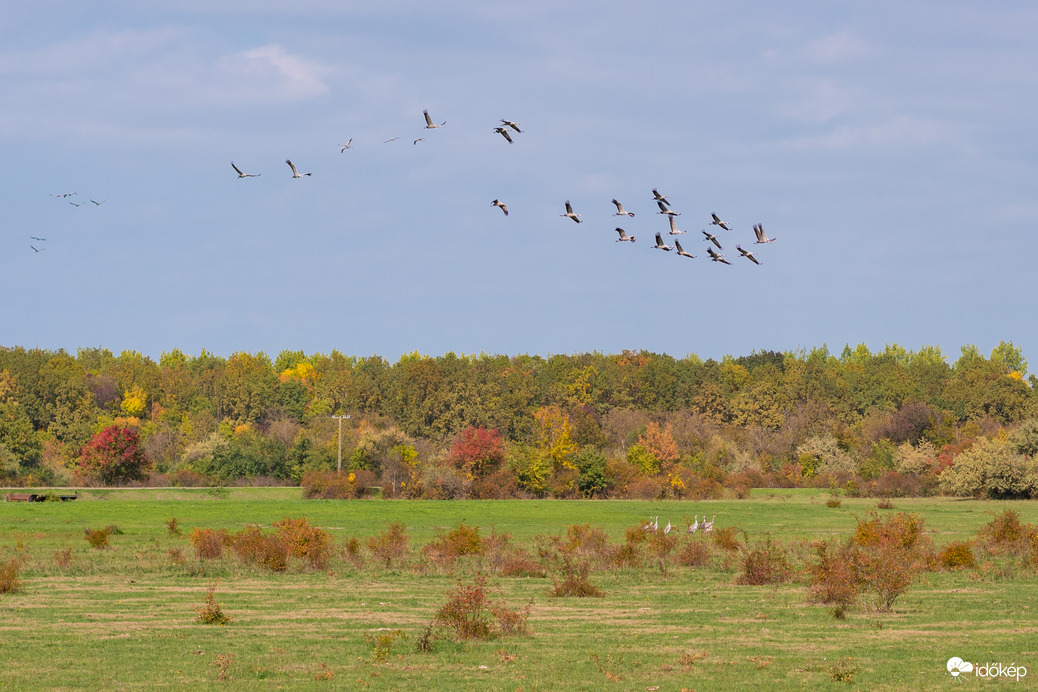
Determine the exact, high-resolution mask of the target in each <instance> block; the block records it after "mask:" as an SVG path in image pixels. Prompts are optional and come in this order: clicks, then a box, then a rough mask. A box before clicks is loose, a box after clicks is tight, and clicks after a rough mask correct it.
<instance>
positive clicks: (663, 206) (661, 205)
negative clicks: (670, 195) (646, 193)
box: [656, 200, 681, 216]
mask: <svg viewBox="0 0 1038 692" xmlns="http://www.w3.org/2000/svg"><path fill="white" fill-rule="evenodd" d="M656 204H657V205H659V208H660V210H659V211H658V212H656V213H657V214H666V215H667V216H681V214H679V213H678V212H676V211H674V210H673V209H670V208H669V207H667V205H666V204H664V203H663V202H661V201H659V200H656Z"/></svg>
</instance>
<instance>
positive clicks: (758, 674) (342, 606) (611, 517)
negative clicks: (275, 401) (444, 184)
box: [0, 488, 1038, 691]
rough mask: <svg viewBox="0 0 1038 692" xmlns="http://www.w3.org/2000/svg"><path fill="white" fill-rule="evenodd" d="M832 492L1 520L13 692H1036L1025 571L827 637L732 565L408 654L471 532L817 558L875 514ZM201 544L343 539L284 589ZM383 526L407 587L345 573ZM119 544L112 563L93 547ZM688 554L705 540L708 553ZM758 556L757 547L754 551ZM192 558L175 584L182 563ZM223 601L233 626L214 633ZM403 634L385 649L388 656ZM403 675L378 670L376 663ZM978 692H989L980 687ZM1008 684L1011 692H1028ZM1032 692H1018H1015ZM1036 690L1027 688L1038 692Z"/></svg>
mask: <svg viewBox="0 0 1038 692" xmlns="http://www.w3.org/2000/svg"><path fill="white" fill-rule="evenodd" d="M828 499H829V495H828V493H819V492H818V491H803V490H777V491H756V492H755V495H754V497H753V499H750V500H730V501H704V502H695V503H687V502H639V501H602V502H596V501H586V502H579V501H457V502H423V501H379V500H364V501H352V502H345V501H327V500H325V501H308V500H303V499H301V497H300V494H299V489H298V488H248V489H227V490H213V489H131V490H104V491H101V490H85V491H81V495H80V499H79V500H76V501H75V502H67V503H57V502H47V503H35V504H23V503H2V504H0V562H3V561H4V560H8V559H10V558H17V559H18V560H20V561H21V564H22V567H21V571H20V580H21V584H20V588H19V589H18V590H17V591H14V592H11V593H7V594H0V660H2V661H3V665H2V666H0V690H3V689H14V690H21V689H34V688H35V689H156V688H159V689H161V688H171V689H228V690H236V689H261V690H266V689H325V690H330V689H343V688H351V689H352V688H371V689H416V690H417V689H450V690H517V689H523V690H553V689H575V690H581V689H587V690H600V689H616V690H644V689H653V688H657V687H658V689H659V690H682V689H695V690H700V691H702V690H715V689H733V688H736V687H743V686H748V685H753V686H755V687H756V688H758V689H761V690H769V689H869V690H876V689H879V690H884V689H890V690H895V689H898V690H899V689H937V688H943V687H945V686H946V685H948V684H950V683H952V682H953V680H952V678H951V676H950V675H949V674H948V673H947V671H946V670H945V663H946V662H947V660H948V659H949V658H951V657H952V656H958V657H961V658H963V659H966V660H968V661H973V662H982V663H986V662H991V663H1002V664H1003V665H1005V666H1008V665H1010V664H1016V665H1018V666H1027V667H1028V670H1029V672H1030V675H1029V676H1028V678H1029V679H1030V680H1034V679H1038V626H1036V625H1035V624H1034V620H1035V618H1034V613H1033V611H1034V609H1035V608H1036V607H1038V604H1036V603H1035V602H1034V599H1033V597H1032V594H1033V593H1035V588H1036V586H1038V574H1036V572H1035V571H1034V570H1033V569H1031V570H1027V569H1023V568H1017V569H1011V570H1008V571H1007V570H991V569H974V570H964V571H954V572H947V571H945V572H930V573H927V574H925V575H924V578H923V580H922V581H920V582H919V583H917V584H915V585H914V586H913V587H912V588H911V589H910V590H909V591H908V593H907V594H905V595H904V596H902V597H901V598H900V599H899V600H897V601H896V603H895V604H894V608H893V611H892V612H888V613H877V612H872V611H868V610H863V609H855V610H852V611H851V612H849V613H848V616H847V618H846V619H843V620H838V619H835V618H834V617H833V616H832V615H831V614H830V612H829V609H827V608H826V607H824V606H820V605H815V604H811V603H809V602H808V598H807V587H806V582H805V580H804V579H802V578H801V579H798V580H796V581H794V582H792V583H789V584H782V585H779V586H764V587H757V586H739V585H736V584H735V577H736V572H737V570H738V568H739V564H738V561H737V560H726V561H725V560H721V559H720V558H716V559H714V560H713V561H712V562H711V564H710V565H708V566H706V567H702V568H696V569H693V568H687V567H681V566H678V565H676V564H674V565H670V566H669V567H668V568H667V569H666V571H665V572H664V571H661V570H660V569H659V567H658V566H647V567H642V568H624V569H618V570H610V571H599V572H594V573H592V575H591V580H592V582H593V583H594V584H595V585H596V586H598V587H599V588H601V589H602V590H604V591H605V596H604V597H602V598H555V597H552V596H551V595H550V594H549V592H550V588H551V586H552V581H551V579H547V578H538V577H525V578H518V577H516V578H501V577H494V576H491V579H490V583H491V585H492V587H493V592H494V594H495V595H496V597H497V598H499V599H502V600H503V601H505V602H506V603H508V604H509V605H511V606H513V607H515V608H528V609H529V626H530V629H531V630H532V634H530V635H529V636H508V637H500V638H497V639H492V640H488V641H465V642H458V641H453V640H451V639H449V638H446V637H444V638H440V639H438V640H437V641H436V642H435V645H434V647H433V650H432V651H431V652H419V651H417V648H416V641H417V640H418V638H419V637H420V636H421V635H422V633H423V632H424V631H425V630H426V628H427V626H428V625H429V623H430V622H431V620H432V618H433V616H434V614H435V612H436V611H437V609H438V608H439V607H440V606H441V605H442V604H443V602H444V600H445V594H446V593H447V592H448V590H450V589H452V588H453V587H455V586H456V585H457V583H458V581H459V580H465V581H466V582H468V581H471V579H472V577H473V575H474V574H475V572H476V570H477V569H479V567H480V565H479V559H478V558H477V557H468V558H464V560H463V561H461V562H460V563H459V565H458V567H457V569H455V570H454V571H452V572H448V571H445V570H438V569H431V568H430V566H429V564H428V563H427V561H425V560H423V558H422V554H421V551H420V548H421V546H423V545H424V544H426V543H428V542H429V541H431V540H433V539H435V538H436V537H437V535H438V534H439V533H442V532H443V531H445V530H447V529H450V528H452V527H456V526H457V525H458V524H459V523H460V522H462V521H464V522H466V524H467V525H469V526H478V527H480V530H481V533H482V534H483V535H484V536H485V535H487V534H489V533H490V532H491V531H492V530H493V531H496V532H498V533H502V532H507V533H509V534H511V536H512V539H513V542H515V543H520V544H525V545H529V546H531V548H532V547H533V546H535V545H538V544H543V543H544V538H543V537H545V536H551V535H559V534H561V533H563V532H565V530H566V527H567V526H568V525H571V524H591V525H593V526H597V527H601V528H602V529H603V530H604V531H605V532H606V533H607V534H608V535H609V537H610V538H611V539H612V540H613V541H616V542H617V543H619V542H621V541H622V540H623V537H624V533H625V531H626V530H627V529H628V528H630V527H632V526H637V525H638V524H639V523H640V522H642V521H644V520H645V519H646V518H647V517H649V516H650V515H659V516H660V523H661V525H662V524H665V523H666V522H667V521H668V520H670V521H671V522H672V523H674V524H675V525H678V526H679V527H682V528H683V519H684V518H685V517H686V516H687V517H689V518H691V515H695V514H698V515H699V516H700V517H702V516H703V515H704V513H705V514H706V515H711V516H712V515H716V516H717V527H718V528H720V527H723V526H737V527H739V528H740V529H741V530H743V531H745V535H746V536H748V540H749V542H750V543H753V542H754V541H756V540H761V539H764V538H765V537H767V536H770V537H771V538H773V539H775V540H776V541H779V542H781V543H783V544H788V545H790V546H793V548H792V549H791V554H793V555H798V556H800V557H803V558H806V557H807V555H808V554H809V551H808V550H807V548H806V547H805V542H806V541H810V540H814V539H819V538H827V537H836V536H841V537H842V536H849V535H850V534H851V533H852V532H853V530H854V528H855V526H856V517H864V516H865V515H866V513H867V512H869V511H873V510H875V506H876V501H875V500H867V499H851V498H842V501H841V506H840V507H835V508H834V507H828V506H826V500H828ZM895 504H896V509H895V510H882V511H881V514H884V513H885V514H887V515H889V514H891V513H894V512H899V511H905V512H915V513H918V514H919V515H920V516H922V517H923V518H924V520H925V522H926V527H927V530H928V532H930V535H931V536H932V538H933V541H934V543H935V544H936V545H937V546H938V547H941V546H942V545H944V544H947V543H948V542H951V541H953V540H963V539H967V538H970V537H972V536H974V535H975V534H976V532H977V530H978V529H979V528H980V527H981V526H983V525H985V524H987V523H988V522H990V521H991V520H992V518H993V517H994V516H995V515H996V514H997V513H1000V512H1002V511H1003V510H1004V509H1006V508H1012V509H1014V510H1015V511H1017V512H1018V513H1019V515H1020V517H1021V519H1022V520H1023V521H1025V522H1030V523H1038V503H1033V502H1032V503H1023V502H1015V503H999V502H980V501H959V500H949V499H943V498H923V499H902V500H895ZM174 517H175V518H176V519H177V522H178V525H179V527H180V528H181V530H182V532H183V533H184V534H187V533H188V532H189V531H190V529H191V528H195V527H198V528H202V527H206V528H215V529H227V530H229V531H239V530H241V529H243V528H245V527H247V526H248V525H252V524H255V525H259V526H262V527H264V528H265V529H267V530H269V529H270V525H271V523H272V522H275V521H278V520H280V519H282V518H284V517H292V518H299V517H306V518H307V519H308V520H309V521H310V523H311V524H313V525H315V526H319V527H322V528H323V529H325V530H326V531H327V532H328V533H329V534H331V535H332V536H333V539H334V547H335V556H334V557H333V559H332V561H331V564H330V565H329V567H328V569H327V570H321V571H310V570H306V569H304V568H303V566H302V565H301V564H296V563H293V564H292V565H291V566H290V568H289V569H288V570H287V571H286V572H282V573H274V572H270V571H267V570H263V569H260V568H256V567H252V566H249V565H245V564H243V563H241V562H240V561H238V560H237V559H236V558H235V557H234V556H233V555H232V554H230V553H228V554H225V556H224V557H223V558H221V559H218V560H208V561H201V560H198V559H197V558H196V557H195V556H194V552H193V550H192V547H191V543H190V542H189V541H188V540H187V539H186V538H185V537H184V536H183V535H182V536H177V535H173V534H171V533H170V532H169V531H168V529H167V522H168V521H169V520H170V519H172V518H174ZM390 522H403V523H404V524H406V526H407V529H408V532H409V535H410V538H411V553H410V557H409V558H408V560H407V561H406V562H405V563H403V564H400V565H398V566H394V567H393V568H391V569H385V568H381V567H379V566H377V565H376V564H375V562H374V561H372V560H371V559H370V558H368V559H367V560H366V562H365V563H364V565H363V566H361V567H359V568H358V567H357V566H355V565H354V564H352V563H351V562H350V561H349V560H347V559H346V557H345V555H344V551H343V546H344V545H345V543H346V541H347V540H348V539H349V538H350V537H357V538H359V539H361V542H362V543H364V542H365V541H366V539H367V538H368V537H369V536H372V535H374V534H377V533H379V532H381V531H383V530H384V528H385V527H386V525H387V524H388V523H390ZM109 525H115V526H117V527H118V528H119V531H120V533H116V534H114V535H112V536H111V537H110V544H111V547H110V548H108V549H105V550H97V549H94V548H92V547H91V546H90V545H89V544H88V543H87V542H86V540H84V529H85V528H93V529H99V528H102V527H105V526H109ZM681 540H683V541H684V540H701V538H700V537H698V536H697V537H691V538H690V539H689V538H686V537H684V536H682V539H681ZM743 540H746V538H745V537H744V538H743ZM178 548H179V549H180V550H181V553H182V554H183V556H184V557H185V558H186V559H185V560H183V561H182V562H180V563H179V564H178V561H176V560H174V559H171V557H170V551H171V550H173V551H176V550H177V549H178ZM214 584H215V596H216V598H217V600H218V601H219V602H220V604H221V607H222V610H223V612H224V613H226V614H227V615H229V616H230V617H231V618H232V620H231V621H230V622H229V623H228V624H226V625H222V626H216V625H205V624H200V623H199V622H198V621H197V617H196V609H197V608H198V607H200V606H201V605H202V604H203V602H204V601H205V598H206V593H207V590H208V589H209V587H210V586H211V585H214ZM396 630H400V631H401V632H403V633H404V635H405V636H404V637H400V636H397V637H396V638H395V639H394V640H393V642H392V644H391V645H384V646H382V648H381V650H379V647H378V646H376V643H375V640H376V637H378V636H379V635H380V634H391V633H392V632H394V631H396ZM378 653H382V654H385V655H387V660H385V662H379V661H378V660H377V654H378ZM972 682H975V683H978V684H982V683H983V682H984V681H979V680H978V681H972ZM1013 684H1016V683H1015V682H1014V683H1013ZM1020 684H1022V685H1024V687H1028V685H1027V683H1026V682H1022V683H1020ZM1032 685H1033V683H1032Z"/></svg>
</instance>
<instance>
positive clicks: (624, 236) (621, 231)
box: [616, 227, 637, 243]
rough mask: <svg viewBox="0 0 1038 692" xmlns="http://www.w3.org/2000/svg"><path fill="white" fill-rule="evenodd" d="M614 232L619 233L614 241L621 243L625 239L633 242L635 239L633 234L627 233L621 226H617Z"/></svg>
mask: <svg viewBox="0 0 1038 692" xmlns="http://www.w3.org/2000/svg"><path fill="white" fill-rule="evenodd" d="M616 232H617V233H619V234H620V238H619V239H618V240H617V241H616V242H618V243H622V242H625V241H630V242H632V243H633V242H634V241H635V240H637V238H635V237H634V236H633V235H627V231H625V230H624V229H622V228H619V227H617V229H616Z"/></svg>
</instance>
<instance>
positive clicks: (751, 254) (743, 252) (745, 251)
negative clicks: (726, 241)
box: [735, 245, 760, 266]
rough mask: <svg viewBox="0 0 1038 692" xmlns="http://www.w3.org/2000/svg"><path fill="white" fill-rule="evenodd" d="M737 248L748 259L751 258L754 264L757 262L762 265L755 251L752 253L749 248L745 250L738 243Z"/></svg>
mask: <svg viewBox="0 0 1038 692" xmlns="http://www.w3.org/2000/svg"><path fill="white" fill-rule="evenodd" d="M735 249H736V250H738V251H739V253H740V254H741V255H742V256H743V257H745V258H746V259H748V260H750V261H751V262H753V263H754V264H756V265H758V266H760V262H758V261H757V258H756V257H754V256H753V254H754V253H752V252H749V251H748V250H743V249H742V248H741V247H739V246H738V245H736V246H735Z"/></svg>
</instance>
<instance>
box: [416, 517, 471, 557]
mask: <svg viewBox="0 0 1038 692" xmlns="http://www.w3.org/2000/svg"><path fill="white" fill-rule="evenodd" d="M482 552H483V540H482V539H481V538H480V536H479V527H478V526H466V525H465V522H464V521H462V522H461V523H460V524H458V526H457V527H455V528H453V529H451V530H450V531H448V532H447V533H446V534H443V533H441V534H440V536H439V537H438V538H437V539H436V540H434V541H432V542H430V543H428V544H426V545H425V547H423V548H422V554H423V555H425V556H426V557H427V558H428V559H430V560H432V561H434V562H437V563H453V562H454V561H455V560H457V559H458V558H459V557H461V556H463V555H479V554H480V553H482Z"/></svg>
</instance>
